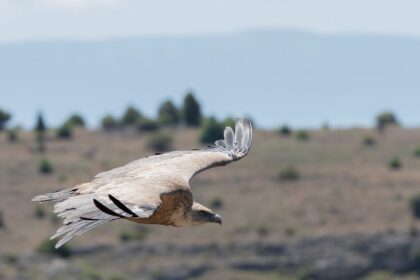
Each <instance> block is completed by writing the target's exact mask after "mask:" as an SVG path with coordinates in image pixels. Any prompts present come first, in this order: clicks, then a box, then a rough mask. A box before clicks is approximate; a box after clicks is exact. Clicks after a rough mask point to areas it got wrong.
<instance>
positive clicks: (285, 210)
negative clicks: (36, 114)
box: [0, 128, 420, 280]
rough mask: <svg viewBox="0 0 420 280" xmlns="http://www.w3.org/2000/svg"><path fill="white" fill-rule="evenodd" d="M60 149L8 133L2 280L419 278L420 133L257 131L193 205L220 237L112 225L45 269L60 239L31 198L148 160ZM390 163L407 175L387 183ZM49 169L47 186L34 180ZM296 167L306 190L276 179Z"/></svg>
mask: <svg viewBox="0 0 420 280" xmlns="http://www.w3.org/2000/svg"><path fill="white" fill-rule="evenodd" d="M166 132H167V133H169V134H171V135H173V139H174V142H173V147H172V148H174V149H191V148H195V147H198V146H200V144H199V143H198V142H197V139H198V131H195V130H191V129H181V130H168V131H166ZM53 135H54V134H53V133H52V132H50V133H49V139H48V141H47V151H46V153H45V154H39V153H37V152H36V151H35V150H34V148H33V147H34V142H33V139H34V138H33V135H32V133H30V132H22V133H21V135H20V139H19V140H18V141H17V142H15V143H10V142H8V140H7V137H6V135H5V134H1V133H0V214H1V217H2V219H0V220H2V221H1V222H2V223H0V224H1V225H0V256H1V257H0V263H1V264H0V279H114V280H115V279H203V280H207V279H263V280H264V279H267V280H272V279H281V280H296V279H299V280H303V279H364V280H365V279H369V280H393V279H401V280H412V279H417V278H418V277H417V274H416V271H417V267H418V264H417V262H418V259H419V258H420V257H419V256H420V254H418V253H417V252H418V250H417V247H418V243H419V241H418V238H417V237H416V235H415V230H414V229H415V223H416V222H415V219H414V218H413V215H412V213H411V211H410V201H411V199H412V198H413V197H414V196H416V195H418V194H419V193H420V172H419V170H420V157H419V156H418V155H417V156H416V154H415V153H413V151H414V150H415V149H416V148H417V147H418V146H419V145H420V130H418V129H402V128H391V129H388V130H386V131H385V132H384V133H379V132H378V131H375V130H370V129H349V130H317V131H309V139H307V140H304V141H302V140H299V139H297V138H296V137H295V136H294V135H290V136H281V135H280V134H279V133H277V132H275V131H257V132H256V134H255V142H254V146H253V149H252V151H251V153H250V154H249V155H248V157H246V158H245V159H244V160H241V161H239V162H235V163H234V164H232V165H228V166H226V167H223V168H216V169H212V170H208V171H206V172H205V173H203V174H200V175H199V176H197V177H196V178H194V179H193V180H192V182H191V185H192V190H193V193H194V196H195V198H196V199H197V201H199V202H201V203H203V204H204V205H206V206H209V207H211V208H213V209H214V210H215V211H216V212H217V213H219V214H220V215H222V217H223V218H224V223H223V226H222V227H219V226H217V225H205V226H200V227H194V228H186V229H175V228H171V227H160V226H147V227H138V226H137V225H135V224H133V223H129V222H126V221H125V222H124V221H117V222H113V223H111V224H108V225H104V226H101V227H99V228H97V229H95V230H94V231H91V232H88V233H86V234H84V235H83V236H80V237H78V238H75V239H74V240H72V241H71V242H70V243H69V244H68V247H67V248H68V251H65V252H61V253H62V254H64V255H69V256H67V257H60V256H56V255H54V254H53V255H51V252H54V251H52V250H51V244H53V243H45V240H48V238H49V236H51V235H52V234H53V233H54V232H55V230H57V228H58V227H59V226H60V221H58V220H57V219H56V218H54V217H53V215H52V206H51V205H49V206H48V205H43V206H38V205H36V204H34V203H32V202H30V199H31V197H32V196H33V195H35V194H39V193H44V192H50V191H54V190H57V189H60V188H63V187H68V186H73V185H75V184H79V183H82V182H85V181H88V180H91V179H92V177H93V176H94V175H95V174H96V173H98V172H100V171H103V170H107V169H110V168H114V167H117V166H120V165H122V164H125V163H128V162H130V161H132V160H135V159H137V158H140V157H142V156H145V155H150V154H152V153H154V151H152V150H150V148H149V147H148V146H147V143H148V141H149V139H150V137H151V135H150V134H144V133H143V134H136V133H132V134H119V133H116V134H109V133H105V132H102V131H85V130H78V131H77V132H76V134H75V137H74V138H73V139H71V140H59V139H56V138H54V136H53ZM366 139H370V140H372V139H373V141H369V143H367V141H366ZM395 157H397V158H398V160H399V161H400V168H397V169H395V168H394V169H392V168H390V167H389V162H390V159H392V158H395ZM43 158H47V159H48V160H49V161H50V162H51V164H52V165H53V171H52V173H50V174H41V173H40V172H39V162H40V161H41V160H42V159H43ZM290 167H293V169H294V170H295V171H296V172H297V174H298V176H297V177H295V178H292V179H290V178H289V179H287V178H286V179H285V178H281V176H280V174H281V173H282V172H284V171H285V170H286V171H287V170H288V169H290ZM289 175H290V174H289ZM292 177H293V176H292ZM410 232H411V233H410ZM40 251H41V252H47V253H40Z"/></svg>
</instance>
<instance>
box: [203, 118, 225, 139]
mask: <svg viewBox="0 0 420 280" xmlns="http://www.w3.org/2000/svg"><path fill="white" fill-rule="evenodd" d="M223 130H224V126H223V124H221V123H219V122H217V121H216V119H215V118H213V117H211V118H209V119H207V120H206V121H205V122H204V124H203V127H202V129H201V134H200V142H201V143H214V142H215V141H216V140H218V139H223Z"/></svg>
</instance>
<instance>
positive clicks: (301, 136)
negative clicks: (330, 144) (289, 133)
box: [295, 130, 310, 141]
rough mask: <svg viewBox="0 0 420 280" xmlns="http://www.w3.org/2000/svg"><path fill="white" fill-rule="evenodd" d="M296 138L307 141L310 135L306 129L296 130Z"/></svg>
mask: <svg viewBox="0 0 420 280" xmlns="http://www.w3.org/2000/svg"><path fill="white" fill-rule="evenodd" d="M295 137H296V139H297V140H299V141H308V140H309V138H310V136H309V132H308V131H307V130H298V131H297V132H296V136H295Z"/></svg>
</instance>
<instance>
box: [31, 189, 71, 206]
mask: <svg viewBox="0 0 420 280" xmlns="http://www.w3.org/2000/svg"><path fill="white" fill-rule="evenodd" d="M76 190H77V189H65V190H62V191H56V192H51V193H46V194H41V195H37V196H34V197H33V198H32V201H34V202H40V203H47V202H60V201H63V200H66V199H67V198H69V197H71V196H73V195H74V194H75V193H76Z"/></svg>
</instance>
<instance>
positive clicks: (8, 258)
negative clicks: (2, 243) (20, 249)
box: [3, 253, 19, 265]
mask: <svg viewBox="0 0 420 280" xmlns="http://www.w3.org/2000/svg"><path fill="white" fill-rule="evenodd" d="M3 260H4V262H5V263H8V264H11V265H14V264H17V262H18V261H19V256H18V255H15V254H11V253H10V254H5V255H3Z"/></svg>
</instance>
